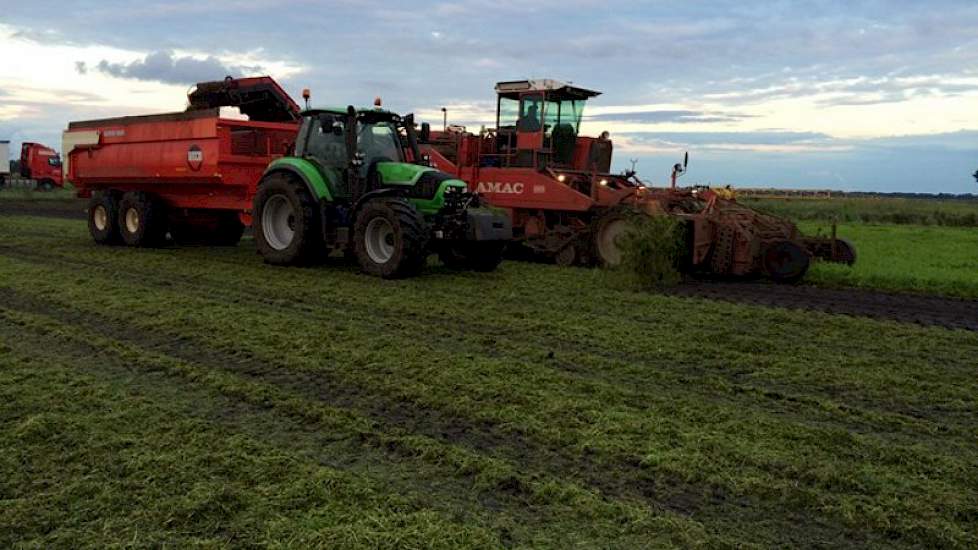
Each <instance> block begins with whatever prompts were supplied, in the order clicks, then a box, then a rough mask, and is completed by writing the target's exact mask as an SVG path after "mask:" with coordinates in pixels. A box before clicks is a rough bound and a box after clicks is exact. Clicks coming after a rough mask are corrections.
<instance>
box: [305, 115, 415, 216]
mask: <svg viewBox="0 0 978 550" xmlns="http://www.w3.org/2000/svg"><path fill="white" fill-rule="evenodd" d="M405 142H407V145H408V146H407V147H404V145H405ZM296 156H298V157H302V158H305V159H307V160H309V161H311V162H312V163H314V164H315V165H316V166H317V167H318V168H319V170H320V171H321V172H323V173H324V175H326V177H327V178H328V179H329V180H330V181H333V182H335V185H336V191H337V192H338V195H339V196H341V197H357V196H359V195H361V194H363V193H365V192H367V191H369V190H370V189H372V188H375V187H378V186H380V185H381V184H382V181H381V180H383V179H384V176H385V175H386V176H387V179H389V178H390V176H389V174H388V172H391V171H393V170H394V166H395V165H402V166H403V165H404V164H405V163H408V162H409V160H408V157H409V156H410V157H411V158H414V159H417V158H420V153H419V152H418V151H417V138H416V137H415V135H414V122H413V116H412V115H408V116H406V117H403V118H402V117H401V116H399V115H397V114H395V113H391V112H389V111H384V110H381V109H361V110H356V109H354V108H353V107H352V106H351V107H348V108H347V109H341V108H331V109H311V110H308V111H304V112H303V113H302V125H301V127H300V129H299V135H298V138H297V140H296Z"/></svg>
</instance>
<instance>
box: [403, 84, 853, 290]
mask: <svg viewBox="0 0 978 550" xmlns="http://www.w3.org/2000/svg"><path fill="white" fill-rule="evenodd" d="M496 92H497V96H498V97H497V109H496V127H495V128H489V129H483V130H482V131H480V132H479V133H478V134H474V133H470V132H466V131H465V129H464V128H462V127H458V126H446V128H445V129H443V130H442V131H440V132H435V131H431V129H430V126H428V125H427V124H425V125H422V129H421V142H422V152H423V154H425V155H427V157H428V161H429V163H430V164H431V165H432V166H434V167H436V168H438V169H440V170H443V171H445V172H448V173H450V174H453V175H455V176H456V177H458V178H459V179H462V180H464V181H465V182H466V183H467V184H468V185H469V187H470V188H471V189H472V190H473V191H477V192H478V193H480V194H481V195H482V196H484V197H485V198H486V199H488V200H489V201H490V202H491V203H492V204H493V205H494V206H497V207H502V208H505V209H507V210H508V211H509V214H510V217H511V219H512V222H513V232H514V237H515V238H516V239H517V240H518V241H520V242H521V243H522V244H523V245H524V246H525V247H527V248H529V249H530V250H532V251H534V252H535V253H536V254H538V255H542V256H546V257H549V258H552V259H553V260H554V261H555V262H556V263H558V264H561V265H593V264H601V265H610V266H614V265H617V264H618V263H620V262H621V259H622V251H621V249H620V247H619V243H620V241H619V237H620V236H621V235H622V234H623V233H626V232H628V231H630V230H631V223H632V217H633V216H634V215H636V214H640V215H649V216H660V215H668V216H673V217H675V218H678V219H680V220H682V221H683V224H684V225H685V227H686V238H687V244H688V247H687V249H686V250H687V257H686V258H685V261H684V268H685V269H686V271H689V272H694V273H704V274H712V275H719V276H756V275H764V276H768V277H770V278H771V279H773V280H775V281H782V282H793V281H797V280H799V279H800V278H802V277H803V276H804V275H805V272H806V271H807V270H808V267H809V264H810V262H811V260H812V258H818V259H822V260H826V261H832V262H840V263H847V264H852V263H853V262H855V259H856V256H855V249H854V248H853V247H852V245H851V244H849V243H848V242H847V241H845V240H842V239H837V238H835V231H834V229H833V234H832V236H831V237H805V236H802V235H801V233H800V232H799V231H798V228H797V227H796V226H795V224H793V223H792V222H790V221H788V220H785V219H783V218H778V217H775V216H770V215H767V214H764V213H761V212H758V211H756V210H753V209H751V208H749V207H747V206H744V205H742V204H740V203H738V202H737V201H736V199H735V198H734V197H733V193H732V192H730V191H729V190H728V189H711V188H707V187H688V188H680V187H677V186H676V182H677V179H678V178H679V177H680V176H682V175H683V174H685V172H686V168H687V165H688V162H689V156H688V155H687V156H686V159H685V160H684V162H683V163H682V164H677V165H675V166H674V168H673V174H672V182H671V186H670V187H667V188H664V187H652V186H649V185H647V184H645V183H644V182H642V181H641V180H640V179H639V178H638V177H637V176H636V174H635V172H634V171H626V172H624V173H622V174H611V173H610V168H611V154H612V142H611V140H610V139H609V136H608V134H607V132H605V133H603V134H602V135H601V136H600V137H597V138H594V137H587V136H581V135H579V133H578V132H579V129H580V123H581V119H582V116H583V109H584V104H585V103H586V101H587V100H588V99H589V98H592V97H595V96H597V95H599V94H600V92H597V91H594V90H588V89H585V88H580V87H577V86H574V85H571V84H568V83H564V82H559V81H555V80H522V81H511V82H500V83H498V84H497V85H496Z"/></svg>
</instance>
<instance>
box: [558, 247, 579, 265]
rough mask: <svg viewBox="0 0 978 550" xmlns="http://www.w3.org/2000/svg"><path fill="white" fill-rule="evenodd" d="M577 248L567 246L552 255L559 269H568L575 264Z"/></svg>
mask: <svg viewBox="0 0 978 550" xmlns="http://www.w3.org/2000/svg"><path fill="white" fill-rule="evenodd" d="M577 256H578V254H577V247H576V246H574V245H573V244H569V245H567V246H565V247H564V248H561V249H560V252H557V253H556V254H554V263H556V264H557V265H559V266H561V267H570V266H572V265H574V264H576V263H577Z"/></svg>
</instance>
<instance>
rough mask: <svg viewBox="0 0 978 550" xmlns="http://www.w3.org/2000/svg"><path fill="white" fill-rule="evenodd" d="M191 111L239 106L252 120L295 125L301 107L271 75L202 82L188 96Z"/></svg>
mask: <svg viewBox="0 0 978 550" xmlns="http://www.w3.org/2000/svg"><path fill="white" fill-rule="evenodd" d="M187 99H189V100H190V105H189V106H188V107H187V110H188V111H200V110H205V109H214V108H218V107H237V108H239V109H240V110H241V112H242V113H243V114H245V115H248V118H249V119H250V120H254V121H258V122H293V121H297V120H299V117H300V114H299V113H300V111H301V109H299V106H298V105H297V104H296V102H295V101H293V100H292V98H291V97H289V94H287V93H286V92H285V90H283V89H282V87H281V86H279V85H278V83H277V82H275V80H273V79H272V78H271V77H269V76H259V77H252V78H230V77H228V78H225V79H224V80H217V81H214V82H199V83H198V84H197V85H196V86H195V87H194V89H193V90H192V91H191V92H190V93H189V94H187Z"/></svg>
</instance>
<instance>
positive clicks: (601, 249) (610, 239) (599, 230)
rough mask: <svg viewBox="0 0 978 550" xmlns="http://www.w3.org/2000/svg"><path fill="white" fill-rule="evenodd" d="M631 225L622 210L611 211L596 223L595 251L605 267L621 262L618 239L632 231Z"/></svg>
mask: <svg viewBox="0 0 978 550" xmlns="http://www.w3.org/2000/svg"><path fill="white" fill-rule="evenodd" d="M630 225H631V222H630V221H629V220H628V217H627V216H626V215H625V214H624V213H622V212H611V213H609V214H607V215H605V216H603V217H602V218H600V219H599V220H598V221H597V223H596V224H595V226H594V251H595V253H596V254H597V256H598V261H599V262H600V264H601V265H602V266H603V267H615V266H617V265H619V264H620V263H621V260H622V252H621V247H620V246H618V239H619V238H620V237H621V236H622V235H625V234H627V233H628V232H629V231H630Z"/></svg>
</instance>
